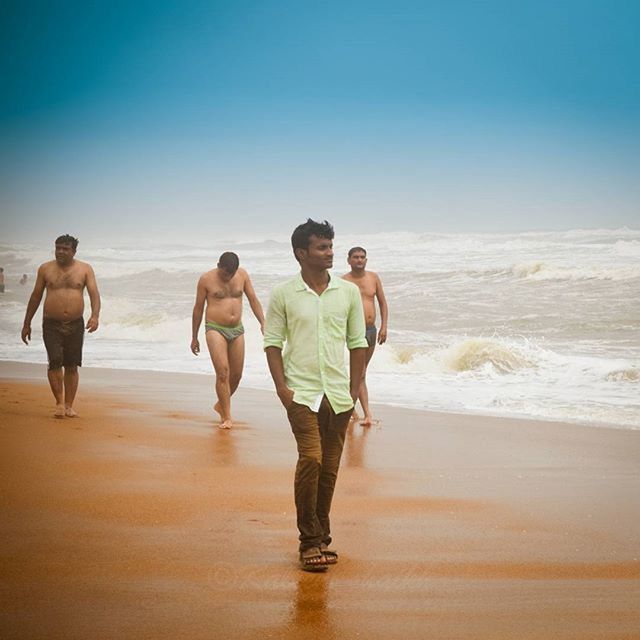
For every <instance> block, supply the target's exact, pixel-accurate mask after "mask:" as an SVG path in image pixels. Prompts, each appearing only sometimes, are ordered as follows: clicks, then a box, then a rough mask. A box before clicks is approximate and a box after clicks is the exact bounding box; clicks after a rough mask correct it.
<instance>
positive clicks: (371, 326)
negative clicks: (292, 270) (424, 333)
mask: <svg viewBox="0 0 640 640" xmlns="http://www.w3.org/2000/svg"><path fill="white" fill-rule="evenodd" d="M347 263H348V264H349V266H350V267H351V271H350V272H349V273H345V274H344V275H343V276H342V277H343V278H344V279H345V280H348V281H349V282H353V284H355V285H357V287H358V289H360V295H361V297H362V306H363V308H364V322H365V325H366V339H367V344H368V345H369V346H368V348H367V354H366V364H365V368H364V372H363V374H362V382H361V384H360V393H359V394H358V400H360V404H361V406H362V411H363V412H364V416H363V418H362V420H360V424H361V425H362V426H363V427H370V426H371V425H372V424H373V418H372V417H371V411H370V410H369V391H368V389H367V367H368V366H369V361H370V360H371V356H373V352H374V351H375V348H376V343H377V344H384V342H386V340H387V319H388V316H389V311H388V307H387V300H386V298H385V297H384V290H383V289H382V282H381V281H380V278H379V276H378V274H377V273H374V272H373V271H366V269H365V267H366V266H367V252H366V251H365V250H364V249H363V248H362V247H352V248H351V249H349V255H348V258H347ZM376 298H377V300H378V306H379V307H380V330H379V331H378V330H377V329H376V305H375V300H376ZM353 420H358V416H357V414H356V412H355V410H354V412H353Z"/></svg>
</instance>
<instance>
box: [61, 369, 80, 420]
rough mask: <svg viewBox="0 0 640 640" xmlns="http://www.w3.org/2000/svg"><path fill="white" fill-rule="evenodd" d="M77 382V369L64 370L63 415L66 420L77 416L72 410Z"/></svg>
mask: <svg viewBox="0 0 640 640" xmlns="http://www.w3.org/2000/svg"><path fill="white" fill-rule="evenodd" d="M79 380H80V374H79V373H78V367H65V368H64V415H65V416H67V417H68V418H76V417H77V416H78V414H77V413H76V412H75V410H74V409H73V401H74V400H75V399H76V393H77V391H78V381H79Z"/></svg>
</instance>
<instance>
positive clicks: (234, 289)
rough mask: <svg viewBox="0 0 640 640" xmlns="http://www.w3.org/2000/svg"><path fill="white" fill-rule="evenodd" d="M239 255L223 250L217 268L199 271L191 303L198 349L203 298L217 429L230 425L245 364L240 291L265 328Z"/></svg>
mask: <svg viewBox="0 0 640 640" xmlns="http://www.w3.org/2000/svg"><path fill="white" fill-rule="evenodd" d="M239 264H240V261H239V259H238V256H237V255H236V254H235V253H232V252H231V251H226V252H225V253H223V254H222V255H221V256H220V259H219V260H218V266H217V268H216V269H212V270H211V271H207V272H206V273H204V274H202V276H201V277H200V280H198V288H197V290H196V302H195V304H194V306H193V318H192V339H191V351H192V352H193V354H194V355H196V356H197V355H198V354H199V353H200V342H199V341H198V331H199V330H200V324H201V323H202V315H203V313H204V305H205V302H206V304H207V312H206V317H205V323H204V325H205V337H206V340H207V346H208V347H209V355H210V356H211V362H212V363H213V368H214V370H215V372H216V394H217V396H218V401H217V402H216V404H215V406H214V407H213V408H214V410H215V411H216V412H217V413H218V414H220V424H219V425H218V426H219V427H220V429H230V428H231V427H232V426H233V420H232V418H231V396H232V395H233V394H234V392H235V390H236V389H237V388H238V385H239V384H240V378H241V377H242V369H243V367H244V335H243V334H244V327H243V326H242V295H243V294H245V295H246V296H247V300H248V301H249V305H250V306H251V311H253V315H255V317H256V319H257V320H258V322H259V323H260V330H261V331H264V313H263V312H262V306H261V305H260V301H259V300H258V297H257V296H256V293H255V291H254V289H253V285H252V284H251V279H250V278H249V274H248V273H247V272H246V271H245V270H244V269H242V268H239Z"/></svg>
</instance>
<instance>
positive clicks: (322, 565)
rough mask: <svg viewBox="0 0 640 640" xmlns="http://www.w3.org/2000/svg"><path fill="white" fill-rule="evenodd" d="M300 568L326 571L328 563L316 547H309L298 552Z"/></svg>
mask: <svg viewBox="0 0 640 640" xmlns="http://www.w3.org/2000/svg"><path fill="white" fill-rule="evenodd" d="M300 568H301V569H302V570H303V571H315V572H320V571H326V570H327V569H328V568H329V563H328V562H327V559H326V558H325V556H324V554H323V553H322V552H321V551H320V549H319V548H318V547H311V548H310V549H305V550H304V551H301V552H300Z"/></svg>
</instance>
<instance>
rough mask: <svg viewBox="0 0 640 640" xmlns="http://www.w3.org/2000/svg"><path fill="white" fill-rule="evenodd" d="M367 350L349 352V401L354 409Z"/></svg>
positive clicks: (360, 349)
mask: <svg viewBox="0 0 640 640" xmlns="http://www.w3.org/2000/svg"><path fill="white" fill-rule="evenodd" d="M366 356H367V350H366V349H365V348H362V347H361V348H358V349H350V350H349V381H350V384H349V386H350V389H349V393H350V394H351V399H352V400H353V405H354V407H355V404H356V400H357V399H358V393H359V392H360V383H361V382H362V374H363V373H364V366H365V363H366Z"/></svg>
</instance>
